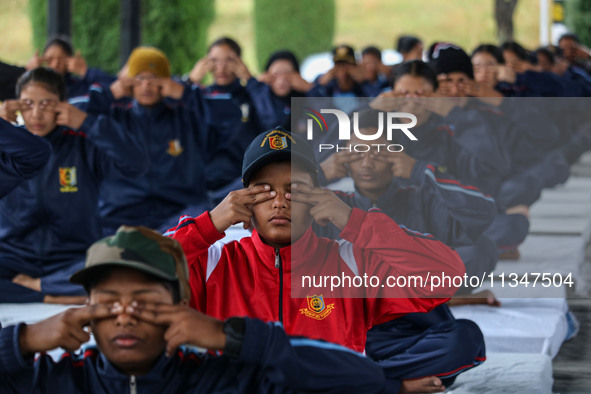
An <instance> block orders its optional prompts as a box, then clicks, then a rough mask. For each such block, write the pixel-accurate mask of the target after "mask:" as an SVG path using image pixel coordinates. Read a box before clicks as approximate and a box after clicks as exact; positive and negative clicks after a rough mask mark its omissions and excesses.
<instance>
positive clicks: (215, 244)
mask: <svg viewBox="0 0 591 394" xmlns="http://www.w3.org/2000/svg"><path fill="white" fill-rule="evenodd" d="M316 168H317V166H316V163H315V160H314V154H313V152H312V149H311V148H310V147H309V146H307V144H306V141H304V140H302V139H300V138H298V137H297V136H295V135H292V134H291V133H289V132H288V131H286V130H284V129H282V128H280V127H277V128H276V129H272V130H269V131H267V132H265V133H262V134H260V135H259V136H258V137H257V138H255V139H254V140H253V142H252V143H251V144H250V146H249V147H248V149H247V150H246V153H245V156H244V162H243V168H242V174H243V183H244V185H245V189H242V190H237V191H233V192H231V193H229V194H228V196H227V197H226V198H225V199H224V200H223V201H222V202H221V203H220V204H219V205H218V206H217V207H216V208H214V209H213V210H212V211H211V212H205V213H203V214H202V215H200V216H198V217H196V218H191V217H181V219H180V222H179V224H178V226H177V227H175V228H173V229H171V230H169V231H168V232H167V233H166V234H165V235H168V236H171V237H172V238H174V239H176V240H178V241H179V242H180V243H181V245H182V247H183V249H184V251H185V254H186V255H187V261H188V263H189V270H190V284H191V291H192V297H191V305H192V306H193V307H194V308H196V309H198V310H199V311H201V312H204V313H206V314H208V315H210V316H213V317H216V318H219V319H224V318H226V317H229V316H250V317H257V318H259V319H262V320H263V321H279V322H281V323H282V324H283V326H284V328H285V331H286V332H287V333H288V334H291V335H303V336H307V337H310V338H314V339H323V340H326V341H330V342H334V343H338V344H341V345H344V346H347V347H349V348H350V349H353V350H356V351H359V352H362V351H364V347H365V342H366V335H367V331H368V330H369V329H370V328H371V327H372V326H374V325H376V324H380V323H384V322H387V321H390V320H392V319H395V318H397V317H400V316H402V315H404V314H406V313H411V312H427V311H430V310H432V309H433V308H434V307H436V306H437V305H440V304H441V303H443V302H445V301H447V300H448V298H449V297H450V296H451V295H453V293H454V292H455V290H456V289H455V288H453V287H447V288H444V289H439V290H440V291H441V292H440V293H435V292H433V293H432V292H430V287H429V283H431V282H429V281H428V280H426V283H424V286H422V287H421V286H419V287H415V288H409V287H405V288H387V287H380V286H378V288H370V287H369V286H368V287H365V288H363V289H359V288H357V289H352V290H350V289H345V288H341V289H336V290H334V291H332V292H331V291H330V289H329V288H328V287H323V288H316V287H312V288H304V287H302V286H300V284H301V282H300V277H301V276H302V275H314V276H315V277H316V278H319V277H321V276H324V275H343V274H347V275H350V276H355V275H358V276H363V275H364V274H368V275H375V276H377V277H379V278H382V279H384V278H386V277H387V276H388V275H392V276H410V275H416V276H421V277H422V278H423V279H427V276H428V274H427V273H429V275H434V274H436V273H439V274H441V273H445V274H446V275H448V276H451V277H453V276H462V275H464V272H465V268H464V265H463V263H462V261H461V259H460V258H459V256H458V254H457V253H456V252H455V251H453V250H452V249H450V248H449V247H448V246H446V245H445V244H443V243H441V242H439V241H437V240H435V239H434V238H433V237H432V236H429V235H428V234H420V233H417V232H413V231H411V230H407V229H405V228H402V227H399V226H398V225H397V224H396V223H395V222H394V221H393V220H392V219H391V218H389V217H388V216H387V215H385V214H384V213H382V212H381V211H379V210H375V211H370V212H366V211H362V210H360V209H357V208H351V207H349V206H348V205H346V204H345V203H344V202H343V201H342V200H341V199H339V198H338V197H337V196H336V195H335V194H334V193H332V192H331V191H329V190H325V189H321V188H318V187H317V185H318V183H317V179H316V173H317V170H316ZM312 221H316V222H317V223H319V224H327V223H328V222H332V223H333V224H334V225H336V226H337V227H338V228H340V229H341V230H342V232H341V234H340V238H341V239H342V241H334V240H329V239H326V238H320V237H317V236H316V235H315V233H314V232H313V231H312V229H311V224H312ZM237 223H244V227H245V228H250V227H251V225H252V226H254V230H253V232H252V236H250V237H246V238H243V239H242V240H240V241H239V242H238V241H232V242H229V243H224V242H223V241H220V240H221V239H222V238H223V237H224V231H225V230H226V229H228V228H229V227H230V226H231V225H233V224H237ZM349 290H350V291H349ZM384 297H390V298H384ZM396 297H397V298H396ZM464 340H469V338H464ZM419 342H420V341H419ZM419 346H420V345H419ZM431 346H435V347H436V348H435V349H431V350H432V351H435V352H437V351H438V350H439V349H437V347H442V348H443V347H446V345H445V344H444V343H441V344H440V343H436V342H431ZM437 358H438V359H441V360H444V359H445V357H443V356H442V355H441V354H438V356H437ZM423 361H424V360H420V359H419V358H415V359H414V360H412V363H411V362H410V360H409V362H408V363H409V364H413V368H414V370H413V368H409V369H406V370H405V372H408V375H407V376H396V378H397V379H398V381H397V385H398V387H392V389H393V391H394V392H397V391H398V389H400V390H401V391H406V392H426V391H428V392H439V391H443V390H444V389H445V387H444V386H443V385H442V383H441V380H440V379H439V378H437V377H435V376H434V375H435V374H436V372H432V371H429V370H428V369H425V366H426V363H425V362H423ZM458 362H459V363H462V362H463V363H464V364H460V365H461V366H463V365H465V363H466V362H468V361H466V360H461V361H459V360H458ZM469 362H473V360H470V361H469ZM458 367H459V366H458ZM398 372H400V371H398ZM395 373H396V371H388V370H386V374H387V376H388V375H390V376H389V377H390V378H392V375H391V374H395ZM410 379H412V380H410Z"/></svg>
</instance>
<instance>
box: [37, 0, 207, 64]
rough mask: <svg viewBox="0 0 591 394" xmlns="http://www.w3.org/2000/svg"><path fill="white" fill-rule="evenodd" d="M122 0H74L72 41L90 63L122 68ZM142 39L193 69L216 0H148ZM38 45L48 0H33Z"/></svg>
mask: <svg viewBox="0 0 591 394" xmlns="http://www.w3.org/2000/svg"><path fill="white" fill-rule="evenodd" d="M119 3H120V1H119V0H100V1H94V0H93V1H89V0H72V44H73V45H74V47H75V48H76V49H79V50H80V51H81V52H82V55H83V56H84V57H85V59H86V61H87V62H88V64H89V65H90V66H94V67H100V68H102V69H104V70H105V71H108V72H112V73H115V72H116V71H117V70H118V69H119V61H118V59H119V31H120V26H119V21H120V17H119V14H120V4H119ZM140 12H141V13H142V18H141V19H142V20H141V29H142V31H141V37H142V39H141V42H142V45H153V46H156V47H159V48H160V49H162V50H163V51H164V52H165V53H166V55H167V56H168V58H169V60H170V65H171V71H172V72H173V73H176V74H182V73H184V72H187V71H189V70H191V68H192V67H193V65H194V64H195V62H196V61H197V60H198V59H199V58H200V57H202V56H203V55H204V54H205V51H206V44H207V31H208V29H209V25H210V24H211V22H212V21H213V17H214V2H213V1H210V0H191V1H186V0H168V1H158V0H143V1H142V5H141V11H140ZM29 15H30V19H31V25H32V27H33V45H34V47H35V48H38V49H39V50H42V49H43V46H44V45H45V42H46V40H47V0H29Z"/></svg>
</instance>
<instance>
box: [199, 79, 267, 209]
mask: <svg viewBox="0 0 591 394" xmlns="http://www.w3.org/2000/svg"><path fill="white" fill-rule="evenodd" d="M195 88H197V89H195ZM194 90H200V91H201V95H202V96H203V103H204V107H205V117H206V119H207V120H206V122H207V130H208V132H207V141H206V149H207V150H206V152H207V173H206V181H207V188H208V190H212V191H216V190H217V191H220V193H219V194H220V195H222V196H225V195H226V194H227V192H228V191H229V190H228V189H227V187H230V188H237V187H238V188H241V187H242V183H241V181H240V179H241V174H242V156H243V155H244V151H245V150H246V147H247V146H248V145H249V144H250V142H251V141H252V140H253V139H254V137H256V136H257V135H259V134H260V133H261V132H262V131H264V130H266V128H265V127H264V126H263V125H262V124H261V122H260V120H259V117H258V114H257V113H256V108H255V106H254V105H253V101H252V98H251V97H250V95H249V94H248V91H247V90H246V88H245V87H243V86H242V85H241V84H240V80H238V79H236V80H235V81H234V82H233V83H231V84H230V85H227V86H220V85H216V84H213V85H210V86H207V87H204V88H199V87H197V85H194ZM273 126H276V125H273ZM214 199H215V198H214Z"/></svg>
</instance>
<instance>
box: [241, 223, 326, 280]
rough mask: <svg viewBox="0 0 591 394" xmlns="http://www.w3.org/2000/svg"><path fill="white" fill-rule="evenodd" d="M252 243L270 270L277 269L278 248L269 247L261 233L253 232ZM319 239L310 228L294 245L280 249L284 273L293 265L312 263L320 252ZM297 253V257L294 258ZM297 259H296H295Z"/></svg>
mask: <svg viewBox="0 0 591 394" xmlns="http://www.w3.org/2000/svg"><path fill="white" fill-rule="evenodd" d="M251 238H252V242H253V244H254V247H255V249H256V251H257V254H258V255H259V256H260V257H261V260H263V262H264V263H265V265H268V266H269V268H274V267H275V251H276V250H277V249H276V248H274V247H272V246H270V245H267V244H266V243H265V242H264V241H263V240H262V239H261V236H260V235H259V233H258V232H257V231H256V230H254V231H253V232H252V236H251ZM318 243H319V242H318V237H317V236H316V233H314V231H313V230H312V226H310V227H309V228H308V229H307V230H306V232H305V233H304V234H303V235H302V236H301V237H300V238H299V239H298V240H297V241H295V242H294V243H292V244H291V245H288V246H284V247H283V248H280V249H279V256H280V257H281V261H282V263H283V270H284V272H290V271H291V266H292V263H293V264H298V262H300V261H302V262H305V261H311V259H312V258H313V257H314V255H315V254H316V251H317V250H318ZM294 253H295V256H294ZM294 257H295V258H294Z"/></svg>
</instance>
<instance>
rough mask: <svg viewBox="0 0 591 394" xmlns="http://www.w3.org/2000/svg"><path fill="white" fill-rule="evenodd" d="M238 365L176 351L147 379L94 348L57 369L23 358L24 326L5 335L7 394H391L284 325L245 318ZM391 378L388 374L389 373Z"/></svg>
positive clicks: (363, 367) (371, 372)
mask: <svg viewBox="0 0 591 394" xmlns="http://www.w3.org/2000/svg"><path fill="white" fill-rule="evenodd" d="M245 321H246V330H245V334H244V341H243V345H242V350H241V351H240V354H239V356H238V357H236V358H231V357H229V356H225V355H222V356H211V355H204V354H197V353H194V352H192V351H189V350H178V351H177V352H176V353H175V354H174V355H173V356H172V357H170V358H168V357H165V356H164V355H162V356H161V357H160V358H159V359H158V360H157V361H156V364H155V365H154V366H153V367H152V369H151V370H150V372H148V373H147V374H146V375H142V376H137V377H136V376H129V375H126V374H123V373H121V372H120V371H119V370H118V369H117V368H116V367H115V366H114V365H113V364H111V363H110V362H109V360H108V359H107V358H106V357H105V356H104V355H103V354H102V353H100V351H99V350H98V349H96V348H92V349H89V350H87V351H85V352H84V355H83V356H82V355H80V356H76V355H69V354H68V355H66V356H65V357H62V358H61V360H59V361H58V362H54V361H53V360H52V359H51V358H50V357H49V356H47V355H45V354H43V355H41V356H40V357H39V358H38V359H37V360H35V361H33V358H32V357H30V358H24V357H23V356H22V355H21V353H20V347H19V339H18V333H19V331H20V330H21V329H22V324H21V325H18V326H10V327H6V328H3V329H2V330H1V331H0V391H2V393H7V394H9V393H31V392H43V393H48V394H49V393H71V394H74V393H80V394H82V393H84V394H92V393H127V392H133V393H135V392H137V393H161V394H184V393H221V392H223V393H294V392H298V393H302V392H315V393H327V392H330V393H351V394H357V393H367V394H370V393H382V392H392V390H391V389H390V390H388V388H390V387H391V383H390V381H389V380H388V379H387V378H386V377H385V376H384V371H383V370H382V368H381V367H380V366H379V365H377V364H376V363H374V362H373V361H371V360H369V359H368V358H366V357H364V356H363V355H361V354H358V353H355V352H353V351H351V350H349V349H346V348H344V347H342V346H338V345H333V344H331V343H328V342H322V341H316V340H311V339H307V338H290V337H288V336H287V335H286V334H285V332H284V331H283V328H282V327H281V325H280V324H277V323H263V322H262V321H260V320H256V319H250V318H245ZM386 376H387V373H386Z"/></svg>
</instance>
